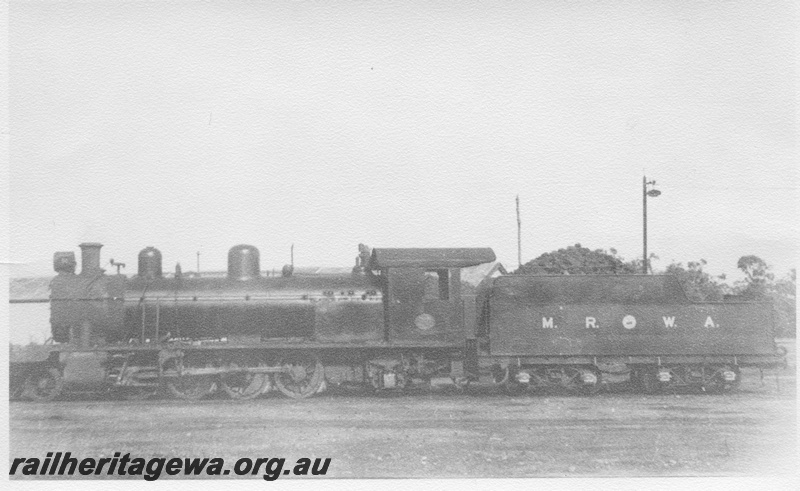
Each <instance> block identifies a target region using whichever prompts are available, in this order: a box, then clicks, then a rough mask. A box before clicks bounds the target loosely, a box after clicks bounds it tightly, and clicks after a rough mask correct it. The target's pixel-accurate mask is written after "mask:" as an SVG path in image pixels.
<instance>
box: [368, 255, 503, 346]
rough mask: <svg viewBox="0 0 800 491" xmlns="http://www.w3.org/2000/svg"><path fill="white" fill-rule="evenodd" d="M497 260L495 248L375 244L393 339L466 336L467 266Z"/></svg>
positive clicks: (450, 340) (447, 341)
mask: <svg viewBox="0 0 800 491" xmlns="http://www.w3.org/2000/svg"><path fill="white" fill-rule="evenodd" d="M494 260H495V255H494V252H493V251H492V250H491V249H488V248H484V249H374V250H373V251H372V256H371V258H370V263H369V267H370V269H371V270H373V271H378V272H379V277H380V278H381V279H382V280H383V281H382V286H383V301H384V309H385V313H386V315H385V316H384V319H385V336H386V340H387V341H389V342H391V343H393V344H419V343H424V344H425V345H427V346H430V345H434V344H442V345H460V344H462V343H463V342H464V330H463V316H462V313H463V304H462V298H461V274H460V273H461V270H460V268H466V267H470V266H476V265H478V264H483V263H487V262H491V261H494Z"/></svg>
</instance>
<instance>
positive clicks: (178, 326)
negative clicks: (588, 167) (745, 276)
mask: <svg viewBox="0 0 800 491" xmlns="http://www.w3.org/2000/svg"><path fill="white" fill-rule="evenodd" d="M80 247H81V251H82V262H81V265H82V268H81V272H80V273H79V274H76V273H75V269H76V261H75V255H74V253H72V252H57V253H55V255H54V269H55V271H56V272H57V273H58V274H57V276H56V277H55V278H54V279H53V280H52V282H51V285H50V288H51V295H50V309H51V329H52V339H53V341H54V343H53V344H48V345H46V346H44V347H42V348H41V349H40V350H39V351H38V352H33V353H31V352H28V353H26V354H25V356H21V355H18V356H15V354H14V353H12V358H11V377H10V378H11V394H12V397H13V396H15V395H17V396H23V397H26V398H29V399H33V400H41V401H46V400H51V399H53V398H55V397H57V396H58V395H59V394H60V393H61V391H62V390H63V389H65V388H67V389H69V390H76V389H77V390H81V389H84V390H86V389H88V390H97V389H105V390H110V391H114V392H117V393H119V394H120V395H122V396H124V397H127V398H132V399H137V398H146V397H149V396H150V395H153V394H154V393H156V392H157V391H158V390H159V389H161V388H162V387H165V388H166V389H167V390H168V391H169V392H170V393H171V394H172V395H174V396H176V397H179V398H183V399H189V400H195V399H200V398H202V397H205V396H207V395H209V394H211V393H212V392H214V391H215V390H216V389H217V388H219V389H221V390H223V391H224V392H225V393H227V394H228V395H229V396H230V397H231V398H233V399H250V398H254V397H257V396H259V395H261V394H263V393H265V392H267V391H269V390H270V389H271V388H272V387H273V386H274V387H277V389H278V390H279V391H280V392H282V393H283V394H285V395H286V396H289V397H293V398H305V397H309V396H312V395H313V394H315V393H317V392H320V391H321V390H323V389H324V387H325V385H326V384H337V385H344V384H356V385H366V386H368V387H372V388H374V389H375V390H393V389H402V388H403V387H405V386H406V385H407V384H409V383H410V382H412V381H414V380H416V381H419V380H422V381H426V380H430V379H431V378H433V377H442V376H449V377H451V378H452V379H453V381H454V382H455V383H456V385H458V386H464V385H466V384H467V383H468V382H469V381H471V380H478V379H479V377H481V376H491V377H492V379H493V381H494V382H495V383H498V384H503V385H504V386H505V387H506V388H507V389H508V390H509V391H512V392H515V391H518V390H520V389H523V388H526V387H534V388H537V387H549V386H558V387H564V388H568V389H571V390H574V391H577V392H582V393H593V392H596V391H597V390H598V389H599V388H600V386H601V382H602V378H603V375H604V374H607V373H612V372H614V373H627V374H629V375H630V377H631V379H632V380H634V381H635V382H637V383H638V385H639V387H640V388H641V389H642V390H645V391H653V390H657V389H659V388H664V387H674V386H681V385H695V386H700V387H703V388H704V389H708V390H712V389H713V390H726V389H730V388H732V387H735V386H736V385H737V384H738V382H739V379H740V372H739V368H740V367H743V366H758V367H774V366H777V365H779V364H780V363H781V361H782V360H781V355H780V353H778V351H777V349H776V345H775V342H774V337H773V321H772V317H771V316H772V314H771V312H772V311H771V308H770V306H769V305H768V304H759V303H752V302H747V303H744V302H742V303H702V304H700V303H693V302H690V301H689V300H688V299H687V297H686V295H685V293H684V292H683V290H682V289H681V287H680V285H679V284H678V283H677V281H676V280H675V278H672V277H669V276H645V275H630V276H627V275H626V276H617V275H591V276H589V275H587V276H523V275H508V276H500V277H498V278H488V277H487V278H486V279H485V280H484V281H483V282H481V284H480V285H479V286H478V288H477V292H476V293H475V294H462V291H461V290H462V283H461V277H460V272H461V268H467V267H471V266H477V265H480V264H484V263H488V262H492V261H494V260H495V255H494V252H493V251H492V250H491V249H488V248H476V249H466V248H462V249H386V248H377V249H374V250H372V251H370V250H369V249H368V248H366V247H365V246H363V245H362V246H359V251H360V254H359V257H358V258H357V259H356V266H355V267H354V268H353V270H352V272H351V273H349V274H327V275H326V274H317V275H304V274H299V273H298V274H294V272H293V267H292V266H287V267H284V269H283V272H282V274H281V275H280V276H272V275H264V274H262V272H261V270H260V263H259V251H258V249H257V248H255V247H253V246H249V245H238V246H234V247H233V248H231V249H230V251H229V253H228V269H227V272H226V274H225V276H223V277H214V276H213V275H209V276H206V275H199V274H186V275H184V274H182V273H181V271H180V268H179V267H178V268H176V272H175V274H174V275H170V276H169V277H167V276H166V275H164V274H163V271H162V260H161V253H160V252H159V251H158V250H157V249H155V248H153V247H148V248H145V249H143V250H142V251H141V252H140V253H139V258H138V274H136V275H134V276H133V277H131V278H127V277H126V276H125V275H121V274H119V268H118V270H117V274H108V275H107V274H106V273H105V271H104V270H103V269H101V268H100V249H101V247H102V245H101V244H98V243H84V244H81V245H80ZM111 264H112V265H117V263H114V262H113V260H112V261H111Z"/></svg>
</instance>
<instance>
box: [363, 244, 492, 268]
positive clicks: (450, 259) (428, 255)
mask: <svg viewBox="0 0 800 491" xmlns="http://www.w3.org/2000/svg"><path fill="white" fill-rule="evenodd" d="M494 260H495V255H494V251H493V250H492V249H490V248H488V247H483V248H456V249H452V248H441V249H417V248H407V249H398V248H394V249H384V248H376V249H373V250H372V256H371V257H370V268H372V269H385V268H431V269H436V268H468V267H470V266H477V265H478V264H483V263H489V262H492V261H494Z"/></svg>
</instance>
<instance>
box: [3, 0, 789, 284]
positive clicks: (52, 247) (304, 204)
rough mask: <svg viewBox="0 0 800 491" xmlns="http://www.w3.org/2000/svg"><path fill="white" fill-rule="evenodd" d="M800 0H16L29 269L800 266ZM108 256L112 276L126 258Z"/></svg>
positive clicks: (23, 223) (715, 269) (16, 75)
mask: <svg viewBox="0 0 800 491" xmlns="http://www.w3.org/2000/svg"><path fill="white" fill-rule="evenodd" d="M796 21H797V9H796V7H794V6H793V5H792V2H789V1H785V2H757V4H756V3H755V2H719V1H710V2H707V1H691V2H690V1H658V2H618V1H614V2H610V1H609V2H603V1H600V2H564V1H532V2H457V3H453V2H414V1H401V2H374V3H367V2H356V1H338V2H337V1H332V2H304V1H285V2H281V1H276V2H260V1H258V2H256V1H251V2H246V1H211V2H194V1H186V2H124V1H113V2H112V1H100V2H35V1H12V2H11V4H10V9H9V17H8V24H9V41H10V42H9V48H8V52H9V54H8V66H9V71H8V74H9V80H10V82H9V90H8V100H9V117H8V127H9V140H8V141H9V166H8V173H7V175H8V187H9V188H10V194H9V200H8V222H7V229H8V234H7V237H8V241H9V253H8V257H9V260H8V261H9V262H12V263H14V264H12V265H11V266H10V267H9V268H8V272H9V274H10V275H11V276H42V275H50V274H52V256H53V253H54V252H55V251H63V250H72V251H75V252H76V255H77V256H78V257H79V250H78V247H77V245H78V244H79V243H81V242H86V241H91V242H101V243H103V244H104V248H103V251H102V254H103V262H104V263H107V262H108V260H109V259H111V258H113V259H115V260H116V261H122V262H125V263H126V264H127V269H126V270H124V271H123V272H126V273H128V274H134V273H135V270H136V265H135V262H136V255H137V253H138V251H139V250H140V249H142V248H144V247H146V246H155V247H158V248H159V249H160V250H161V251H162V254H163V257H164V269H165V270H166V271H172V270H174V267H175V263H177V262H180V263H181V265H182V268H183V271H189V270H194V269H195V261H196V253H197V252H198V251H199V252H200V253H201V256H200V261H201V269H205V270H223V269H224V268H225V265H226V257H227V251H228V249H229V248H230V247H231V246H233V245H235V244H240V243H247V244H252V245H255V246H257V247H258V248H259V249H260V251H261V262H262V269H269V268H276V269H279V268H280V267H281V266H282V265H283V264H285V263H288V262H289V251H290V247H291V245H292V244H294V248H295V249H294V250H295V263H296V264H297V265H300V266H303V265H307V266H311V265H314V266H348V265H350V264H353V262H354V258H355V256H356V255H357V253H358V250H357V245H358V244H359V243H361V242H363V243H366V244H368V245H370V246H373V247H487V246H488V247H492V248H493V249H494V250H495V252H496V254H497V256H498V259H499V260H500V261H502V262H503V263H504V264H505V265H507V266H510V267H511V268H512V269H513V268H515V267H516V263H517V235H516V233H517V231H516V217H515V204H514V200H515V196H517V195H519V197H520V204H521V213H522V249H523V262H525V261H528V260H530V259H533V258H534V257H536V256H538V255H540V254H542V253H545V252H550V251H553V250H556V249H559V248H563V247H567V246H569V245H573V244H576V243H580V244H581V245H583V246H585V247H589V248H591V249H610V248H614V249H616V250H617V251H618V253H619V254H620V255H621V256H623V257H624V258H625V259H636V258H639V257H641V254H642V177H643V175H644V174H646V176H647V178H648V180H651V179H653V180H656V188H657V189H659V190H660V191H661V192H662V194H661V196H659V197H658V198H653V199H649V200H648V250H649V252H652V253H655V254H656V255H657V256H658V257H659V260H657V261H655V262H654V263H653V265H654V267H655V268H656V269H658V268H664V267H666V265H668V264H669V263H670V262H672V261H677V262H683V263H686V262H687V261H692V260H698V259H701V258H703V259H705V260H706V261H708V265H707V266H706V270H708V271H710V272H712V273H714V274H720V273H727V274H728V275H729V277H732V278H736V277H737V275H736V273H737V270H736V261H737V260H738V258H739V257H741V256H743V255H749V254H755V255H757V256H759V257H761V258H763V259H764V260H766V261H767V263H769V264H770V265H772V267H773V270H774V272H775V273H776V274H777V275H778V276H783V275H784V274H785V273H786V272H787V271H788V270H789V269H790V268H792V267H794V265H795V264H796V258H797V236H798V234H797V227H798V225H797V224H798V220H797V216H796V215H797V205H796V198H797V150H798V148H797V126H796V116H795V115H796V109H797V92H796V88H797V85H796V83H797V81H796V71H797V53H796V49H795V46H796V44H797V43H796V29H795V26H796ZM106 268H107V269H108V270H109V271H111V267H110V266H106Z"/></svg>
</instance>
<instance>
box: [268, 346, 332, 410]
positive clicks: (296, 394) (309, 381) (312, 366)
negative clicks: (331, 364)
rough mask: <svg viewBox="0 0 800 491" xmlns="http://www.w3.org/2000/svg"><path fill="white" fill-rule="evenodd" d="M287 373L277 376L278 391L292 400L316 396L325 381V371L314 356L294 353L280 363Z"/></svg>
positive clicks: (277, 374)
mask: <svg viewBox="0 0 800 491" xmlns="http://www.w3.org/2000/svg"><path fill="white" fill-rule="evenodd" d="M280 366H281V367H283V368H286V369H287V371H286V372H281V373H276V374H275V385H276V386H277V387H278V390H280V391H281V392H283V394H284V395H286V396H287V397H291V398H292V399H305V398H307V397H311V396H313V395H314V394H316V393H317V392H318V391H319V390H320V388H321V387H322V382H323V380H324V379H325V369H324V368H323V367H322V363H321V362H320V361H319V358H317V357H316V356H315V355H313V354H309V353H292V354H290V355H288V356H286V357H285V358H284V359H283V360H281V362H280Z"/></svg>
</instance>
